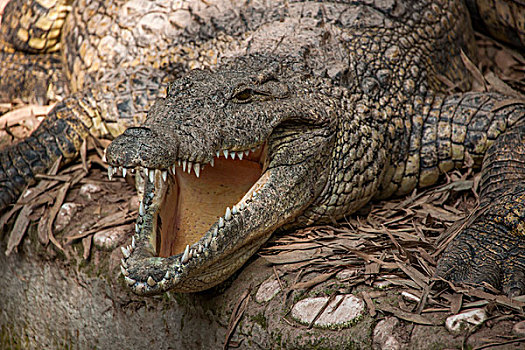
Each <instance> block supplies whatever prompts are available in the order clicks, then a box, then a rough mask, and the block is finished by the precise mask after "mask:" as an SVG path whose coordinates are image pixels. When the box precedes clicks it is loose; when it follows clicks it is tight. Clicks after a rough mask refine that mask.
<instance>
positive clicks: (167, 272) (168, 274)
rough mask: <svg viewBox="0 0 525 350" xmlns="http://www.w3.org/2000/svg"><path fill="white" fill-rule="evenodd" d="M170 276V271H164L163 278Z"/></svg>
mask: <svg viewBox="0 0 525 350" xmlns="http://www.w3.org/2000/svg"><path fill="white" fill-rule="evenodd" d="M169 278H170V272H169V271H166V274H165V275H164V279H165V280H168V279H169Z"/></svg>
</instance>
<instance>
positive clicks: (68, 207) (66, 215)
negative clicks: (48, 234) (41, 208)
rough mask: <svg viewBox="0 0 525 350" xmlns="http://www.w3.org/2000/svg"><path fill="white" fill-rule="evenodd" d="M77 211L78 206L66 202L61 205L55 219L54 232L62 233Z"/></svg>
mask: <svg viewBox="0 0 525 350" xmlns="http://www.w3.org/2000/svg"><path fill="white" fill-rule="evenodd" d="M77 211H78V204H76V203H71V202H67V203H64V204H62V206H61V207H60V210H59V211H58V214H57V217H56V219H55V231H62V230H63V229H64V228H65V227H66V226H67V225H69V223H70V222H71V219H72V218H73V216H74V215H75V214H76V213H77Z"/></svg>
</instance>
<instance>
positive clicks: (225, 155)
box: [222, 149, 228, 159]
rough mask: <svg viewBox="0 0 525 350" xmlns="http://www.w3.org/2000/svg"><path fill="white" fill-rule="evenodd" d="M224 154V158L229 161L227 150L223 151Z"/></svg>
mask: <svg viewBox="0 0 525 350" xmlns="http://www.w3.org/2000/svg"><path fill="white" fill-rule="evenodd" d="M222 153H224V158H226V159H228V150H227V149H225V150H223V151H222Z"/></svg>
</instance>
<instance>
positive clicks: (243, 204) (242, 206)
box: [239, 202, 246, 210]
mask: <svg viewBox="0 0 525 350" xmlns="http://www.w3.org/2000/svg"><path fill="white" fill-rule="evenodd" d="M239 209H240V210H244V209H246V204H245V203H244V202H241V204H240V205H239Z"/></svg>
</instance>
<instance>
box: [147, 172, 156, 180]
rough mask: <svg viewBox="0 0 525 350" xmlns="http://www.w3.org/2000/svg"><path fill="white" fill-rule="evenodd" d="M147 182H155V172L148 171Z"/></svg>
mask: <svg viewBox="0 0 525 350" xmlns="http://www.w3.org/2000/svg"><path fill="white" fill-rule="evenodd" d="M148 177H149V182H153V181H155V170H153V169H148Z"/></svg>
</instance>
